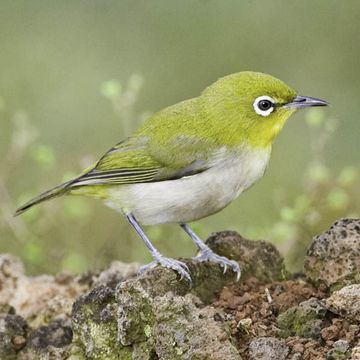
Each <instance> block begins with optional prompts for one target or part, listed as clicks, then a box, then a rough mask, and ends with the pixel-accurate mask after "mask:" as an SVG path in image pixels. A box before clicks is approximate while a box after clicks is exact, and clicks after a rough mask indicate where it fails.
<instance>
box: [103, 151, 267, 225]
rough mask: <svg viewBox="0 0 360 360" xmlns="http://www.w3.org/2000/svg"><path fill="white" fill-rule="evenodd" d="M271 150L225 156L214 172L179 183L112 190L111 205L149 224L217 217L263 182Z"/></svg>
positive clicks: (172, 181)
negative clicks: (252, 187) (250, 189)
mask: <svg viewBox="0 0 360 360" xmlns="http://www.w3.org/2000/svg"><path fill="white" fill-rule="evenodd" d="M269 157H270V149H267V150H261V151H259V150H257V151H246V152H245V151H242V152H241V155H240V156H236V157H235V156H233V157H231V158H228V157H224V158H223V159H222V160H221V161H218V162H217V164H216V165H214V166H213V167H212V168H211V169H209V170H206V171H204V172H202V173H200V174H197V175H192V176H189V177H184V178H181V179H178V180H169V181H159V182H152V183H140V184H131V185H121V186H117V187H112V188H110V189H109V198H110V199H109V201H107V204H108V205H109V206H111V207H112V208H115V209H117V210H121V211H122V212H131V213H133V214H134V216H135V218H136V219H137V220H138V221H139V222H141V223H143V224H145V225H151V224H161V223H186V222H191V221H194V220H198V219H201V218H204V217H206V216H208V215H211V214H214V213H216V212H218V211H220V210H221V209H223V208H224V207H225V206H227V205H228V204H229V203H230V202H231V201H232V200H233V199H234V198H236V197H237V196H238V195H239V194H240V193H241V192H243V191H244V190H246V189H247V188H248V187H250V186H251V185H252V184H254V183H255V182H256V181H257V180H259V179H260V178H261V177H262V176H263V174H264V171H265V169H266V166H267V164H268V161H269Z"/></svg>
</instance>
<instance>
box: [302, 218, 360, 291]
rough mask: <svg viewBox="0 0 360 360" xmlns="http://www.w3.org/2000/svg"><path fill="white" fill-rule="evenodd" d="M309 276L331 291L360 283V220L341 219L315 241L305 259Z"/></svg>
mask: <svg viewBox="0 0 360 360" xmlns="http://www.w3.org/2000/svg"><path fill="white" fill-rule="evenodd" d="M304 269H305V275H306V276H307V278H308V279H309V280H311V281H312V282H313V283H314V284H316V285H320V284H325V285H326V286H327V287H330V288H331V289H339V288H341V287H343V286H345V285H350V284H354V283H359V282H360V271H359V269H360V219H341V220H339V221H337V222H335V223H334V224H333V225H332V226H331V227H330V229H329V230H328V231H326V232H324V233H323V234H321V235H318V236H316V237H314V239H313V241H312V243H311V245H310V247H309V249H308V251H307V255H306V258H305V263H304Z"/></svg>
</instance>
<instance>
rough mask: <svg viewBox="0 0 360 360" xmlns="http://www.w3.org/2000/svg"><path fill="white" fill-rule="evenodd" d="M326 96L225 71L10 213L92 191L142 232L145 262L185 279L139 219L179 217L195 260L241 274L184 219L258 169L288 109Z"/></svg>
mask: <svg viewBox="0 0 360 360" xmlns="http://www.w3.org/2000/svg"><path fill="white" fill-rule="evenodd" d="M326 104H327V103H326V102H324V101H322V100H319V99H314V98H310V97H302V96H299V95H297V94H296V92H295V91H294V90H292V89H291V88H289V87H288V86H287V85H286V84H284V83H283V82H282V81H280V80H278V79H276V78H274V77H272V76H270V75H266V74H262V73H255V72H241V73H237V74H232V75H229V76H226V77H224V78H222V79H220V80H218V81H217V82H215V83H214V84H212V85H211V86H209V87H208V88H207V89H205V90H204V91H203V93H202V94H201V95H200V96H199V97H197V98H194V99H191V100H187V101H183V102H181V103H179V104H176V105H173V106H170V107H168V108H166V109H164V110H162V111H159V112H158V113H156V114H155V115H153V116H152V117H151V118H150V119H149V120H148V121H147V122H146V123H145V124H144V125H143V126H142V127H140V129H139V130H138V131H136V132H135V133H134V134H133V135H132V136H131V137H129V138H128V139H126V140H124V141H122V142H121V143H119V144H118V145H116V146H115V147H113V148H112V149H110V150H109V151H108V152H107V153H106V154H105V155H104V156H103V157H102V158H101V159H100V160H99V161H98V162H97V163H96V164H95V165H94V166H92V167H91V168H89V169H86V171H84V172H83V174H82V175H80V176H79V177H78V178H76V179H74V180H72V181H68V182H67V183H65V184H62V185H60V186H57V187H56V188H54V189H51V190H49V191H47V192H46V193H44V194H41V195H39V196H38V197H36V198H35V199H33V200H31V201H29V202H28V203H27V204H25V205H24V206H22V207H20V208H19V209H18V210H17V212H16V214H20V213H22V212H24V211H26V210H27V209H29V208H31V207H32V206H33V205H36V204H38V203H40V202H42V201H45V200H48V199H51V198H53V197H56V196H60V195H64V194H70V195H86V196H92V197H96V198H99V199H102V200H103V201H104V202H105V203H106V204H107V205H109V206H111V207H112V208H115V209H116V210H119V211H120V212H122V213H123V214H124V215H125V217H126V218H127V220H128V221H129V223H130V224H131V225H132V226H133V227H134V229H135V230H136V231H137V233H138V234H139V235H140V237H141V238H142V239H143V241H144V243H145V245H146V246H147V247H148V248H149V250H150V252H151V254H152V256H153V258H154V262H153V263H151V264H150V265H148V266H147V267H153V266H155V265H156V264H161V265H162V266H165V267H169V268H172V269H174V270H175V271H177V272H178V273H179V274H180V275H181V277H185V278H187V280H188V281H190V282H191V277H190V275H189V269H188V268H187V266H186V264H184V263H182V262H180V261H178V260H174V259H168V258H165V257H164V256H162V255H161V254H160V253H159V252H158V251H157V250H156V249H155V247H154V246H153V245H152V243H151V241H150V240H149V238H148V237H147V236H146V234H145V233H144V231H143V230H142V228H141V227H140V225H139V223H138V222H141V223H143V224H159V223H179V224H180V225H181V227H182V228H183V229H184V230H185V231H186V232H187V234H188V235H189V236H190V237H191V239H192V240H193V241H194V243H195V244H196V246H197V247H198V249H199V254H198V256H197V257H196V259H197V260H198V261H213V262H216V263H218V264H220V265H221V266H223V267H224V268H225V270H226V267H227V266H228V267H231V268H232V269H233V271H234V272H236V274H237V279H239V277H240V268H239V265H238V264H237V263H236V262H234V261H232V260H229V259H226V258H224V257H221V256H219V255H217V254H215V253H213V252H212V251H211V249H210V248H208V247H207V246H206V245H205V244H204V243H203V242H202V241H201V240H200V239H199V238H198V237H197V236H196V234H194V233H193V231H192V230H191V229H190V228H189V226H188V225H187V224H186V223H187V222H190V221H194V220H197V219H201V218H203V217H206V216H208V215H211V214H214V213H216V212H218V211H220V210H221V209H223V208H224V207H225V206H227V205H228V204H229V203H230V202H231V201H232V200H234V199H235V198H236V197H237V196H238V195H239V194H241V192H243V191H244V190H246V189H247V188H249V187H250V186H251V185H253V184H254V183H255V182H256V181H258V180H259V179H260V178H261V177H262V176H263V174H264V172H265V169H266V167H267V164H268V162H269V159H270V154H271V147H272V143H273V141H274V139H275V137H276V136H277V134H278V133H279V131H280V130H281V129H282V127H283V126H284V124H285V122H286V120H287V119H288V118H289V116H290V115H291V114H292V113H294V112H295V111H296V110H297V109H300V108H303V107H308V106H323V105H326Z"/></svg>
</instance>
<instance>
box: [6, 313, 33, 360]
mask: <svg viewBox="0 0 360 360" xmlns="http://www.w3.org/2000/svg"><path fill="white" fill-rule="evenodd" d="M27 330H28V327H27V324H26V321H25V320H24V319H23V318H22V317H21V316H19V315H9V314H0V359H2V360H13V359H17V352H18V351H19V350H20V349H21V348H23V347H24V346H25V345H26V335H27Z"/></svg>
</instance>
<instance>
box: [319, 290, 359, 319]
mask: <svg viewBox="0 0 360 360" xmlns="http://www.w3.org/2000/svg"><path fill="white" fill-rule="evenodd" d="M326 306H327V308H328V309H329V310H330V311H332V312H333V313H335V314H338V315H341V316H343V317H345V318H347V319H348V320H350V321H352V322H356V321H358V322H359V321H360V284H354V285H348V286H345V287H343V288H342V289H340V290H339V291H334V293H333V294H332V295H331V296H330V297H329V298H328V299H326Z"/></svg>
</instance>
